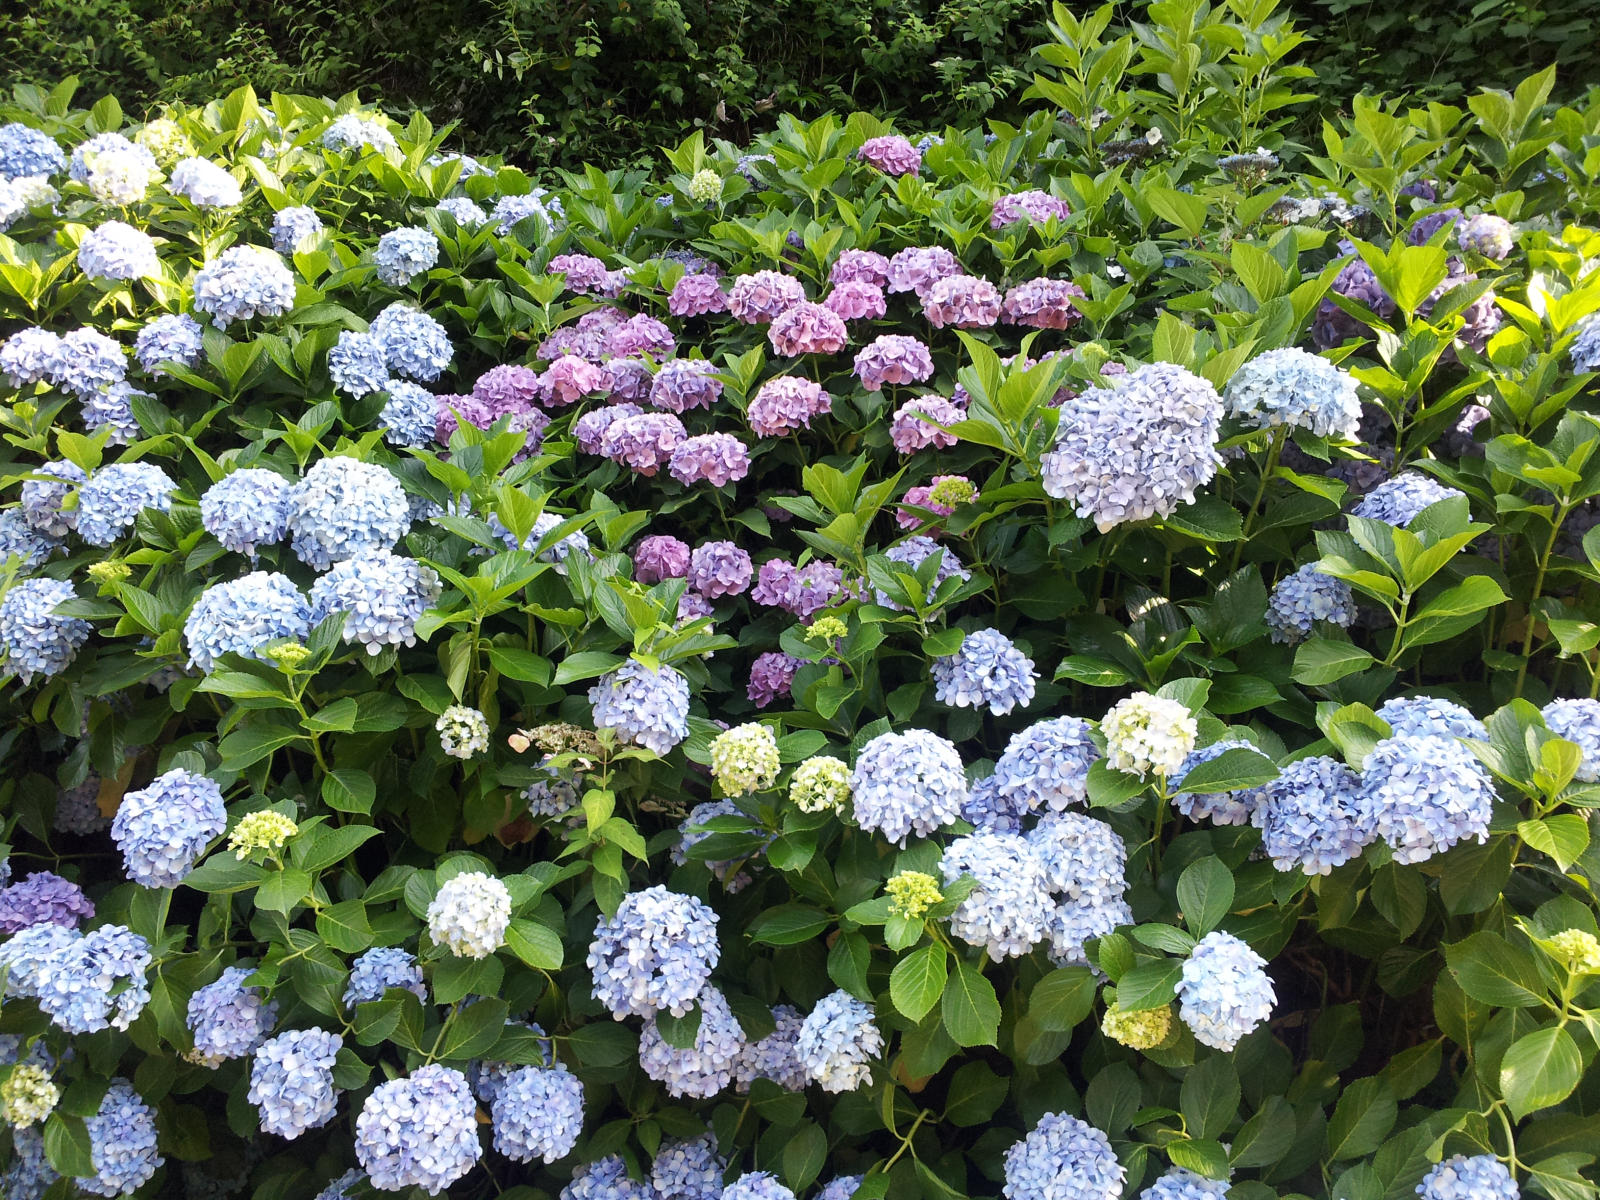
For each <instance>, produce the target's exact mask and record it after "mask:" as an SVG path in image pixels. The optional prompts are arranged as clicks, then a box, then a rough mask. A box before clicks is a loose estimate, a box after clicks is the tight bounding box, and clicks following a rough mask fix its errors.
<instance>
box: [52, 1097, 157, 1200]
mask: <svg viewBox="0 0 1600 1200" xmlns="http://www.w3.org/2000/svg"><path fill="white" fill-rule="evenodd" d="M83 1124H84V1129H85V1131H86V1132H87V1133H88V1135H89V1160H90V1162H92V1163H93V1164H94V1174H93V1175H89V1176H80V1177H79V1178H78V1179H77V1180H76V1181H75V1182H76V1183H77V1185H78V1186H79V1187H80V1188H82V1189H83V1190H84V1191H85V1192H88V1193H89V1194H91V1195H94V1196H131V1195H133V1193H134V1192H136V1191H138V1190H139V1189H140V1188H141V1187H143V1186H144V1185H145V1184H146V1183H148V1182H150V1180H151V1178H152V1177H153V1176H154V1175H155V1173H156V1171H157V1170H158V1169H160V1167H161V1164H162V1163H163V1162H165V1161H166V1160H165V1159H164V1158H163V1157H162V1155H161V1152H160V1151H159V1150H157V1149H156V1115H155V1112H154V1111H153V1110H152V1109H151V1108H150V1106H149V1105H148V1104H146V1103H145V1102H144V1101H143V1100H142V1099H140V1097H139V1093H138V1092H136V1091H134V1090H133V1085H132V1084H130V1083H129V1082H128V1081H127V1080H126V1079H113V1080H112V1081H111V1086H110V1087H109V1088H107V1089H106V1094H105V1095H104V1096H103V1097H102V1098H101V1100H100V1107H99V1109H98V1110H97V1111H96V1112H95V1115H94V1116H92V1117H88V1118H86V1119H85V1120H84V1123H83Z"/></svg>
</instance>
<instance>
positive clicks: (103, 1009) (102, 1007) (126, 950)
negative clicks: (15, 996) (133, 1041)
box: [26, 925, 151, 1033]
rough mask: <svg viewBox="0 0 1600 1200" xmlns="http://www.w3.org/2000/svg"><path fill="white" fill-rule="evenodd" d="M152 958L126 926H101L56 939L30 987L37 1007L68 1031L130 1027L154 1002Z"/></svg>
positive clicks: (147, 946)
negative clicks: (149, 974) (150, 979)
mask: <svg viewBox="0 0 1600 1200" xmlns="http://www.w3.org/2000/svg"><path fill="white" fill-rule="evenodd" d="M32 928H35V929H37V928H39V927H38V926H33V927H32ZM50 928H52V929H59V928H61V927H60V926H56V925H52V926H50ZM150 962H151V957H150V943H149V942H147V941H145V939H144V938H142V937H140V936H139V935H138V934H137V933H134V932H133V931H132V930H130V929H128V928H126V927H125V926H122V925H102V926H100V928H98V929H93V930H90V931H89V932H88V933H86V934H84V935H83V936H82V937H79V936H78V935H77V934H76V933H71V935H70V937H68V938H67V939H65V940H63V941H60V942H58V943H57V944H56V946H55V947H54V948H53V949H51V950H50V951H49V952H48V953H47V954H45V955H43V957H41V958H40V959H39V960H38V965H37V966H36V967H35V969H34V971H33V974H32V976H31V977H30V978H29V980H28V981H27V983H26V986H27V987H28V988H29V989H30V991H31V994H33V995H34V996H35V997H36V998H37V999H38V1001H39V1011H40V1012H42V1013H44V1015H45V1016H47V1017H49V1018H50V1020H51V1021H53V1022H54V1023H55V1024H56V1025H57V1027H59V1028H61V1029H64V1030H66V1031H67V1032H68V1033H95V1032H97V1031H99V1030H101V1029H126V1028H127V1027H128V1026H129V1025H131V1024H132V1023H133V1021H134V1020H135V1019H136V1018H137V1017H138V1016H139V1014H140V1013H141V1012H143V1011H144V1006H145V1005H146V1004H148V1003H149V1001H150V989H149V987H148V986H147V984H146V982H145V973H146V972H147V971H148V970H149V969H150Z"/></svg>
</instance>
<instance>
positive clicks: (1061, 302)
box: [1000, 278, 1086, 329]
mask: <svg viewBox="0 0 1600 1200" xmlns="http://www.w3.org/2000/svg"><path fill="white" fill-rule="evenodd" d="M1085 298H1086V296H1085V293H1084V290H1083V289H1082V288H1081V287H1079V286H1078V285H1077V284H1075V283H1073V282H1071V281H1070V280H1066V279H1044V278H1040V279H1026V280H1024V281H1023V282H1021V283H1019V284H1016V285H1015V286H1013V287H1012V288H1010V289H1009V290H1008V291H1007V292H1006V295H1005V299H1004V300H1003V301H1002V302H1001V305H1000V315H1001V317H1002V318H1003V319H1004V320H1005V321H1006V322H1008V323H1009V324H1012V325H1022V326H1026V327H1028V328H1031V329H1071V328H1072V327H1073V326H1074V325H1076V324H1077V323H1078V322H1079V321H1081V320H1083V311H1082V310H1081V309H1079V308H1078V307H1077V305H1076V304H1075V303H1074V301H1077V300H1082V299H1085Z"/></svg>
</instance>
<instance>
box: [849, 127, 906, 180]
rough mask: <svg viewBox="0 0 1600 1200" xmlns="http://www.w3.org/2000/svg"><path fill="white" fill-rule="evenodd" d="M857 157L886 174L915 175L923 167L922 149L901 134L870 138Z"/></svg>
mask: <svg viewBox="0 0 1600 1200" xmlns="http://www.w3.org/2000/svg"><path fill="white" fill-rule="evenodd" d="M856 157H857V158H859V159H860V160H861V161H862V162H864V163H866V164H867V165H868V166H870V167H876V168H877V169H878V170H880V171H882V172H883V173H884V174H885V175H915V174H916V173H917V172H918V170H920V169H921V167H922V151H920V150H918V149H917V148H916V147H915V146H913V145H912V144H911V143H910V142H909V141H908V140H906V139H905V138H903V137H901V136H900V135H899V134H889V135H886V136H884V137H875V138H868V139H867V140H866V141H864V142H862V143H861V148H860V149H859V150H857V151H856Z"/></svg>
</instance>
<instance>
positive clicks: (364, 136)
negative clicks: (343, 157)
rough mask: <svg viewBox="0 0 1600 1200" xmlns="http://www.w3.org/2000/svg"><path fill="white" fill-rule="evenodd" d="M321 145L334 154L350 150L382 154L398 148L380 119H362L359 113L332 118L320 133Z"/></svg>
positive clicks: (397, 144) (374, 117)
mask: <svg viewBox="0 0 1600 1200" xmlns="http://www.w3.org/2000/svg"><path fill="white" fill-rule="evenodd" d="M322 145H323V148H324V149H327V150H332V151H334V152H335V153H336V154H337V153H344V152H347V151H350V150H356V151H359V152H362V153H365V152H366V151H368V150H376V151H378V152H379V153H382V152H383V151H385V150H394V149H397V148H398V147H399V143H398V142H396V141H395V140H394V134H392V133H390V132H389V129H388V126H386V125H385V124H384V123H383V121H382V120H381V119H380V118H378V117H376V116H373V117H363V116H361V115H360V114H359V113H345V114H344V115H343V116H340V117H336V118H334V120H333V121H332V122H331V123H329V125H328V127H327V128H326V129H324V130H323V131H322Z"/></svg>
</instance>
